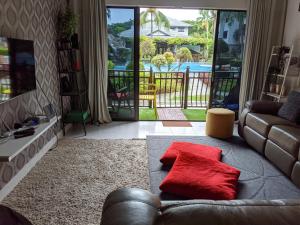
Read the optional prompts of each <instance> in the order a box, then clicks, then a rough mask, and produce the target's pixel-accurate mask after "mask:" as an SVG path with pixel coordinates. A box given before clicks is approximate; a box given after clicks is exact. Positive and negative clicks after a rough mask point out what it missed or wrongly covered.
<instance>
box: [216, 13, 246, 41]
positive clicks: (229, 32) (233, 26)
mask: <svg viewBox="0 0 300 225" xmlns="http://www.w3.org/2000/svg"><path fill="white" fill-rule="evenodd" d="M243 26H246V19H245V21H244V24H243ZM239 29H240V23H239V21H238V20H237V19H234V21H233V22H231V23H230V22H229V21H228V20H221V21H220V28H219V37H218V38H219V39H223V40H224V41H225V42H226V43H227V44H228V45H229V46H232V45H239V44H240V40H238V38H236V37H235V35H236V32H237V31H238V30H239Z"/></svg>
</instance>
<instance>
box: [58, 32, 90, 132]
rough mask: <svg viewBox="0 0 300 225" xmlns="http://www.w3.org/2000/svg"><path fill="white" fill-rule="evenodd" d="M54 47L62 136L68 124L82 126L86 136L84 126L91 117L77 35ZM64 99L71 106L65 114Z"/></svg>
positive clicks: (63, 40) (59, 41) (60, 41)
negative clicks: (55, 48) (67, 99)
mask: <svg viewBox="0 0 300 225" xmlns="http://www.w3.org/2000/svg"><path fill="white" fill-rule="evenodd" d="M56 47H57V63H58V78H59V84H60V87H59V88H60V97H61V110H62V128H63V132H64V135H65V125H66V124H68V123H73V124H75V123H80V124H82V127H83V130H84V134H85V135H86V124H87V123H88V122H91V121H92V116H91V107H90V103H89V99H88V88H87V82H86V76H85V74H84V68H83V61H82V54H81V52H80V48H79V43H78V38H77V35H74V36H73V37H72V38H71V39H70V40H66V39H61V40H58V41H57V43H56ZM65 97H69V98H70V104H71V109H70V110H69V111H67V112H65V107H64V104H65V102H66V101H64V98H65Z"/></svg>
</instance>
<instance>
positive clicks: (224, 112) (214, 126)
mask: <svg viewBox="0 0 300 225" xmlns="http://www.w3.org/2000/svg"><path fill="white" fill-rule="evenodd" d="M234 119H235V113H234V112H233V111H231V110H228V109H223V108H215V109H209V110H208V111H207V116H206V134H207V136H211V137H215V138H220V139H228V138H230V137H232V135H233V129H234Z"/></svg>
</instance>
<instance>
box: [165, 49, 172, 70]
mask: <svg viewBox="0 0 300 225" xmlns="http://www.w3.org/2000/svg"><path fill="white" fill-rule="evenodd" d="M164 57H165V59H166V61H167V65H168V71H170V70H171V68H172V64H173V63H174V62H175V57H174V55H173V53H172V52H165V53H164Z"/></svg>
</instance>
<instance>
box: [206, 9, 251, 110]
mask: <svg viewBox="0 0 300 225" xmlns="http://www.w3.org/2000/svg"><path fill="white" fill-rule="evenodd" d="M246 16H247V15H246V11H225V10H219V11H218V20H217V29H216V40H215V53H214V66H213V79H212V80H213V81H212V87H211V102H210V106H211V107H213V108H218V107H222V108H228V109H231V110H233V111H236V112H237V111H238V110H239V93H240V80H241V73H242V65H243V59H244V45H245V32H246Z"/></svg>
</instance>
